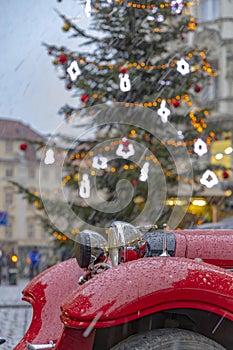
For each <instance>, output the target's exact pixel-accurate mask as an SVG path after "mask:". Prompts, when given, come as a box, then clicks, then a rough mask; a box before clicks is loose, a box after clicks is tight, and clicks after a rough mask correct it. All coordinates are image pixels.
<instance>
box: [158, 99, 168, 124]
mask: <svg viewBox="0 0 233 350" xmlns="http://www.w3.org/2000/svg"><path fill="white" fill-rule="evenodd" d="M157 113H158V115H159V116H160V118H161V120H162V122H163V123H167V120H168V119H167V118H168V117H169V115H170V114H171V111H170V109H168V108H167V107H166V100H162V102H161V104H160V108H159V109H158V111H157Z"/></svg>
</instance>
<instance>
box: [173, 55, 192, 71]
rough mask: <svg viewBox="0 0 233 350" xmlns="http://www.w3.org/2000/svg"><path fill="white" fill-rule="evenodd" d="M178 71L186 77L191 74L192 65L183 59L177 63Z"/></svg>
mask: <svg viewBox="0 0 233 350" xmlns="http://www.w3.org/2000/svg"><path fill="white" fill-rule="evenodd" d="M176 64H177V71H178V72H179V73H180V74H182V75H186V74H189V72H190V65H189V63H188V62H187V61H185V60H184V59H183V58H181V59H180V60H179V61H177V63H176Z"/></svg>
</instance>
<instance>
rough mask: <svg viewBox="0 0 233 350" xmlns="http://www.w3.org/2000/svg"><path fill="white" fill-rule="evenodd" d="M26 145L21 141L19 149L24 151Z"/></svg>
mask: <svg viewBox="0 0 233 350" xmlns="http://www.w3.org/2000/svg"><path fill="white" fill-rule="evenodd" d="M27 147H28V145H27V144H26V143H21V144H20V145H19V148H20V149H21V151H26V149H27Z"/></svg>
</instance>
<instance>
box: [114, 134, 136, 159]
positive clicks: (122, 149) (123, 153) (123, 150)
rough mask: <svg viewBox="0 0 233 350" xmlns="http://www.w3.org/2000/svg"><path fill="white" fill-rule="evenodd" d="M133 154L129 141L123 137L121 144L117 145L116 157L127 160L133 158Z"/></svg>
mask: <svg viewBox="0 0 233 350" xmlns="http://www.w3.org/2000/svg"><path fill="white" fill-rule="evenodd" d="M134 154H135V150H134V147H133V145H132V144H131V143H129V141H128V140H127V138H126V137H123V139H122V143H120V144H119V146H118V148H117V150H116V155H117V156H120V157H122V158H124V159H128V158H129V157H131V156H133V155H134Z"/></svg>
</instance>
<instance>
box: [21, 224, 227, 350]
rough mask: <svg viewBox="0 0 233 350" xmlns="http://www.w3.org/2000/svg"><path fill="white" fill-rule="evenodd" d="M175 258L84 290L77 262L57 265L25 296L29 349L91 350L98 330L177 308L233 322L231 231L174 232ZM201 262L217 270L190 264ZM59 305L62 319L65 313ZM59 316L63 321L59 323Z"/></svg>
mask: <svg viewBox="0 0 233 350" xmlns="http://www.w3.org/2000/svg"><path fill="white" fill-rule="evenodd" d="M173 234H174V235H175V237H176V248H175V257H169V258H167V257H157V258H147V259H138V260H135V261H130V262H128V263H124V264H120V265H119V266H117V267H114V268H112V269H109V270H107V271H105V272H103V273H101V274H98V275H96V276H94V277H93V278H92V279H91V280H90V281H88V282H87V283H85V284H84V285H82V286H78V283H77V282H78V278H79V277H80V276H81V275H82V274H83V270H81V269H80V268H79V266H78V264H77V262H76V260H75V259H71V260H69V261H66V262H64V263H61V264H58V265H56V266H54V267H53V268H51V269H49V270H47V271H45V272H44V273H43V274H41V275H40V276H38V277H37V278H36V279H34V280H33V281H32V282H31V283H30V284H29V285H28V286H27V287H26V288H25V290H24V292H23V293H24V295H25V296H24V299H25V300H28V301H29V302H31V303H32V305H33V309H34V316H33V321H32V324H31V326H30V328H29V330H28V332H27V333H26V335H25V336H24V338H23V339H22V341H21V342H20V343H19V344H18V345H17V346H16V348H15V350H25V349H26V345H25V342H26V341H29V342H32V343H33V344H38V343H39V344H40V343H48V342H49V341H50V340H53V341H55V342H56V346H55V348H54V349H55V350H68V349H69V350H77V349H79V348H80V349H82V350H91V349H92V347H93V342H94V333H95V329H93V331H92V332H90V335H89V336H87V337H84V336H83V334H84V332H85V330H86V328H87V327H88V326H89V325H90V322H91V321H93V319H94V320H95V324H94V326H93V327H94V328H100V327H106V326H114V325H117V324H120V323H125V322H128V321H131V320H133V319H136V318H138V317H143V316H146V315H148V314H151V313H154V312H158V311H161V310H165V309H171V308H197V309H201V310H208V311H211V312H214V313H217V314H219V315H224V316H225V317H226V318H228V319H230V320H232V321H233V274H232V273H231V272H227V271H226V270H224V269H223V268H221V267H227V268H231V267H233V254H232V252H233V230H231V231H226V230H219V231H215V230H206V231H205V232H203V231H200V230H185V231H173ZM187 258H191V259H195V258H201V259H202V260H204V261H205V262H211V263H214V264H216V265H218V266H220V267H216V266H214V265H210V264H206V263H202V262H198V261H194V260H190V259H187ZM60 306H61V310H62V314H61V311H60ZM60 315H61V321H62V322H61V321H60V318H59V317H60Z"/></svg>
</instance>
